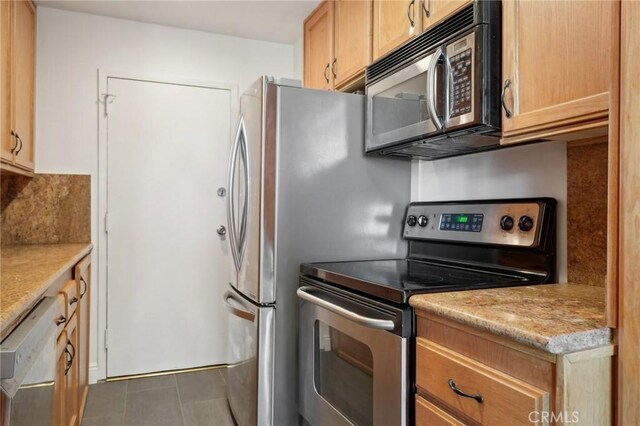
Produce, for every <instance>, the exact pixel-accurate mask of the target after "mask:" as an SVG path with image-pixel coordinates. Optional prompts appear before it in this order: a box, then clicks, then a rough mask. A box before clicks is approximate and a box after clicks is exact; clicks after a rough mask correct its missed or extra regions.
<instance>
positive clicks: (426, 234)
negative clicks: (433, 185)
mask: <svg viewBox="0 0 640 426" xmlns="http://www.w3.org/2000/svg"><path fill="white" fill-rule="evenodd" d="M404 221H405V224H404V230H403V235H402V238H404V239H406V240H407V241H408V242H409V250H408V256H407V257H406V258H404V259H388V260H364V261H350V262H330V263H308V264H303V265H301V277H300V287H299V288H298V290H297V293H298V297H299V299H300V322H299V339H300V340H299V372H300V375H299V394H300V401H299V402H300V405H299V410H300V415H301V416H302V417H303V418H304V420H305V421H306V422H308V423H310V424H312V425H317V424H331V425H342V424H344V425H389V424H397V425H405V424H411V423H412V419H413V409H412V398H411V396H412V395H413V391H414V383H413V376H414V374H413V368H414V365H415V360H414V359H413V353H414V350H413V346H414V341H413V337H414V335H415V318H414V314H413V311H412V309H411V307H410V306H409V298H410V297H411V296H412V295H415V294H420V293H434V292H449V291H462V290H473V289H481V288H496V287H508V286H520V285H535V284H544V283H547V282H550V281H552V280H555V278H556V277H555V275H556V226H555V221H556V201H555V200H554V199H551V198H535V199H534V198H532V199H512V200H482V201H461V202H421V203H411V204H409V206H408V208H407V211H406V215H405V217H404ZM399 237H400V236H399Z"/></svg>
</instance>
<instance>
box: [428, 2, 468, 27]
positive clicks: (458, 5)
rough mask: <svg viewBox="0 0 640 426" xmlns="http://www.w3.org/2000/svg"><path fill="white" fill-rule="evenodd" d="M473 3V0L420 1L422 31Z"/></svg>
mask: <svg viewBox="0 0 640 426" xmlns="http://www.w3.org/2000/svg"><path fill="white" fill-rule="evenodd" d="M471 3H473V0H420V8H421V12H422V13H421V17H422V31H426V30H428V29H429V28H431V27H433V26H434V25H436V24H439V23H440V22H442V20H443V19H444V18H446V17H448V16H449V15H452V14H454V13H456V12H457V11H459V10H460V9H462V8H463V7H465V6H466V5H468V4H471Z"/></svg>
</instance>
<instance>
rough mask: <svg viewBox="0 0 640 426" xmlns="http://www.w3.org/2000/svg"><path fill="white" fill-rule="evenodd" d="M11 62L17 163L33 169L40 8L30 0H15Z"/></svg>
mask: <svg viewBox="0 0 640 426" xmlns="http://www.w3.org/2000/svg"><path fill="white" fill-rule="evenodd" d="M12 3H13V7H14V13H13V27H12V46H11V58H12V60H11V65H12V74H11V75H12V77H11V79H12V82H11V85H12V88H13V91H12V95H11V102H12V105H13V109H12V111H13V113H12V117H13V119H12V121H13V125H12V128H13V131H14V132H16V133H17V134H18V135H19V137H20V140H21V143H20V145H19V146H18V148H17V149H16V151H14V154H15V163H16V165H18V166H20V167H22V168H24V169H27V170H30V171H33V160H34V158H33V156H34V123H35V112H34V101H35V81H36V79H35V65H36V9H35V6H34V5H33V3H31V1H29V0H19V1H14V2H12Z"/></svg>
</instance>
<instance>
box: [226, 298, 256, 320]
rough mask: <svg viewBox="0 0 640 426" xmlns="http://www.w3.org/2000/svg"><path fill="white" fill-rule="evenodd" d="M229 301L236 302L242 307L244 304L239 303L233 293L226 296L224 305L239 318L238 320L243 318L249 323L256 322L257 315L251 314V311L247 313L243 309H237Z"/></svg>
mask: <svg viewBox="0 0 640 426" xmlns="http://www.w3.org/2000/svg"><path fill="white" fill-rule="evenodd" d="M229 300H233V301H234V302H236V303H238V304H239V305H242V302H241V301H239V300H238V299H237V298H236V297H235V296H234V295H233V293H231V292H230V291H227V292H226V293H225V294H224V304H225V306H226V307H227V310H228V311H229V312H230V313H231V314H232V315H235V316H237V317H238V318H242V319H245V320H247V321H249V322H254V321H255V320H256V314H254V313H253V312H249V311H245V310H243V309H240V308H237V307H235V306H233V305H232V304H231V303H229Z"/></svg>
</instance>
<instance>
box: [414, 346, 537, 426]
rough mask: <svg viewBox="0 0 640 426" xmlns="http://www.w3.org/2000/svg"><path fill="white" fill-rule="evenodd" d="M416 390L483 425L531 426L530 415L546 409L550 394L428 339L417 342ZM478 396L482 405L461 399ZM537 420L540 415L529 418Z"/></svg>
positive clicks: (468, 399)
mask: <svg viewBox="0 0 640 426" xmlns="http://www.w3.org/2000/svg"><path fill="white" fill-rule="evenodd" d="M416 350H417V359H416V367H417V377H416V384H417V385H418V387H419V388H420V389H421V390H422V391H424V392H426V393H427V394H429V395H431V396H433V397H434V398H436V399H438V400H440V401H442V402H444V403H445V404H446V405H447V406H449V407H451V409H452V411H453V414H461V415H463V416H466V417H468V418H470V419H473V420H475V421H477V422H478V423H481V424H485V425H494V424H496V425H499V424H508V425H532V424H540V423H534V422H531V421H530V420H529V415H530V413H532V412H538V413H540V412H546V411H548V410H549V394H548V393H547V392H545V391H543V390H540V389H538V388H536V387H534V386H532V385H529V384H527V383H525V382H523V381H521V380H518V379H516V378H514V377H511V376H509V375H507V374H505V373H503V372H501V371H498V370H495V369H493V368H490V367H487V366H486V365H484V364H482V363H479V362H477V361H474V360H472V359H470V358H467V357H465V356H463V355H460V354H458V353H457V352H454V351H451V350H449V349H447V348H445V347H443V346H440V345H438V344H436V343H433V342H431V341H429V340H426V339H422V338H418V339H417V348H416ZM453 387H456V388H457V389H458V390H459V391H460V392H464V393H466V394H468V395H480V396H481V398H482V402H480V401H478V400H476V399H474V398H470V397H465V396H461V395H459V394H458V393H456V392H455V391H454V389H453ZM531 418H532V419H539V418H540V416H534V415H532V416H531Z"/></svg>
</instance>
